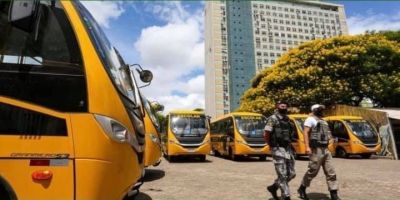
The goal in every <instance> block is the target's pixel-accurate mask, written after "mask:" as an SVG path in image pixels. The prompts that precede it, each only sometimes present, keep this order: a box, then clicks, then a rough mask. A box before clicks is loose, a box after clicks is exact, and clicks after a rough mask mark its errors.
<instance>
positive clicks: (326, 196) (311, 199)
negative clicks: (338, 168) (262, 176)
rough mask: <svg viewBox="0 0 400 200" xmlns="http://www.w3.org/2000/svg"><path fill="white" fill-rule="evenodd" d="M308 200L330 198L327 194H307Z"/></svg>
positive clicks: (326, 199) (328, 199) (327, 199)
mask: <svg viewBox="0 0 400 200" xmlns="http://www.w3.org/2000/svg"><path fill="white" fill-rule="evenodd" d="M307 195H308V199H309V200H330V197H329V196H328V195H327V194H322V193H307ZM268 200H274V198H272V197H270V198H269V199H268Z"/></svg>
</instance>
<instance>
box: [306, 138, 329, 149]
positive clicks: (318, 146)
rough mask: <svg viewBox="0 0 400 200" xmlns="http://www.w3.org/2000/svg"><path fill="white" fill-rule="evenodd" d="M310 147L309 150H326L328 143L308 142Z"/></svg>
mask: <svg viewBox="0 0 400 200" xmlns="http://www.w3.org/2000/svg"><path fill="white" fill-rule="evenodd" d="M310 147H311V148H328V142H326V144H325V143H321V142H319V141H318V140H310Z"/></svg>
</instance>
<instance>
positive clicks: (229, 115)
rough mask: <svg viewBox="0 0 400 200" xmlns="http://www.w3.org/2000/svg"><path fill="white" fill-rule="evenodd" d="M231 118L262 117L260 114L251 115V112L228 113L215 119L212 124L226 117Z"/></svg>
mask: <svg viewBox="0 0 400 200" xmlns="http://www.w3.org/2000/svg"><path fill="white" fill-rule="evenodd" d="M232 116H263V115H262V114H260V113H253V112H231V113H228V114H226V115H223V116H221V117H218V118H216V119H215V120H213V121H212V122H215V121H218V120H221V119H225V118H227V117H232Z"/></svg>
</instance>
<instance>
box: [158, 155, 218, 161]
mask: <svg viewBox="0 0 400 200" xmlns="http://www.w3.org/2000/svg"><path fill="white" fill-rule="evenodd" d="M166 160H167V162H169V163H211V161H210V160H207V159H206V160H205V161H202V160H200V159H198V158H196V157H190V156H178V157H174V158H173V160H172V161H168V159H166Z"/></svg>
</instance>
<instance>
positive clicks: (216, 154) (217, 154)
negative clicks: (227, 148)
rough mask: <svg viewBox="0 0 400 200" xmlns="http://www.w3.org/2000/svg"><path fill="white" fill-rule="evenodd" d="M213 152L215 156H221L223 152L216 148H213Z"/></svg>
mask: <svg viewBox="0 0 400 200" xmlns="http://www.w3.org/2000/svg"><path fill="white" fill-rule="evenodd" d="M213 154H214V156H215V157H220V156H221V154H220V153H219V152H218V151H217V150H215V149H214V150H213Z"/></svg>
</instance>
